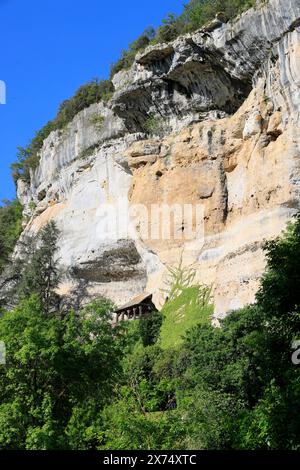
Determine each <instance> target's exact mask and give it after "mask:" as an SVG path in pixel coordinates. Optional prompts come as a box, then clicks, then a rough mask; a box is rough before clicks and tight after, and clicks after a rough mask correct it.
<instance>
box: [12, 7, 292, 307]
mask: <svg viewBox="0 0 300 470" xmlns="http://www.w3.org/2000/svg"><path fill="white" fill-rule="evenodd" d="M299 25H300V0H290V1H289V0H271V1H270V2H268V3H267V4H262V5H260V6H257V8H256V9H252V10H249V11H248V12H246V13H245V14H243V15H242V16H241V17H240V18H238V19H237V20H236V21H235V22H233V23H222V22H218V21H217V22H215V23H214V24H213V25H212V26H211V27H207V28H205V30H200V31H197V32H195V33H193V34H188V35H186V36H182V37H180V38H178V39H177V40H176V41H174V42H173V43H170V44H160V45H156V46H151V47H149V48H147V49H146V50H145V51H144V52H143V53H141V54H139V55H138V56H137V57H136V61H135V63H134V64H133V66H132V68H131V69H130V70H128V71H124V72H120V73H119V74H117V75H116V76H115V77H114V85H115V90H116V91H115V93H114V96H113V98H112V99H111V101H110V102H109V103H107V104H106V105H104V104H102V103H100V104H96V105H92V106H91V107H89V108H88V109H86V110H84V111H82V112H81V113H79V114H78V115H77V116H76V117H75V118H74V120H73V122H72V123H70V124H69V125H68V126H67V127H66V128H65V129H64V130H63V131H61V132H58V131H57V132H53V133H52V134H51V135H50V136H49V137H48V138H47V140H46V141H45V142H44V146H43V149H42V152H41V162H40V166H39V168H38V169H37V170H36V171H35V172H34V174H33V175H32V178H31V184H30V187H29V186H27V185H25V184H24V183H22V182H19V185H18V196H19V198H20V200H21V202H22V203H23V204H24V214H25V216H26V228H25V231H26V232H27V231H36V230H39V229H40V228H41V227H42V226H44V225H45V224H46V223H47V222H48V221H49V220H55V221H56V223H57V225H58V227H59V229H60V231H61V235H60V241H59V259H60V264H61V266H62V268H63V270H64V273H65V278H64V282H63V283H62V285H61V287H60V290H61V292H62V293H64V294H67V293H70V292H73V295H74V292H77V294H78V297H80V300H83V301H86V300H88V299H91V298H93V297H94V296H98V295H100V294H101V295H106V296H108V297H111V298H112V299H113V300H114V301H115V302H116V303H120V304H122V303H125V302H127V301H128V300H130V298H131V297H133V296H134V295H136V294H139V293H140V292H142V291H143V290H148V291H150V292H152V293H153V294H154V299H155V301H156V302H157V304H158V305H159V303H160V302H161V301H162V294H161V289H162V288H163V283H164V281H163V280H164V273H165V270H166V266H167V265H169V264H175V263H178V262H179V260H180V259H181V258H182V259H183V262H184V263H185V264H188V265H190V264H193V266H194V267H195V268H196V271H197V277H198V279H199V281H201V282H205V283H207V284H212V285H213V294H214V302H215V314H216V315H219V316H221V315H223V314H225V313H226V312H228V311H230V310H231V309H236V308H239V307H241V306H243V305H245V304H247V303H249V302H252V301H253V300H254V298H255V293H256V291H257V289H258V287H259V280H260V277H261V274H262V272H263V270H264V268H265V258H264V254H263V250H262V247H263V244H264V242H265V241H266V240H269V239H272V238H274V237H277V236H278V235H279V234H280V233H281V231H282V230H283V229H284V227H285V226H286V223H287V221H289V220H290V219H291V217H292V215H293V214H294V213H295V212H296V211H297V210H298V209H299V184H300V177H299V176H300V166H299V165H300V164H299V162H300V150H299V148H300V133H299V109H300V86H299V82H300V27H299ZM95 116H96V118H95ZM99 116H100V117H101V119H97V117H99ZM99 123H100V124H99ZM164 204H165V205H168V206H169V207H172V206H174V205H176V204H179V205H181V206H183V205H184V204H190V205H191V206H193V207H198V206H199V207H200V208H201V209H202V215H203V227H202V230H201V231H199V232H197V231H196V232H195V234H194V236H193V237H188V236H187V234H186V220H185V217H184V216H183V217H182V220H177V221H175V222H174V223H173V225H172V228H173V233H172V236H171V237H169V238H168V237H167V238H166V237H163V236H158V237H151V236H149V233H150V234H151V229H155V228H156V227H155V224H156V223H157V220H156V219H153V218H151V217H150V218H149V220H146V221H145V217H144V218H143V217H141V214H140V212H139V211H137V210H136V208H141V207H142V208H144V209H145V208H146V212H147V211H148V212H147V213H148V214H150V213H151V210H152V208H153V207H161V206H162V205H164ZM33 207H34V209H33ZM176 224H177V225H176ZM146 225H147V228H148V229H149V230H145V226H146ZM178 233H181V235H182V236H180V237H179V236H177V235H176V234H178Z"/></svg>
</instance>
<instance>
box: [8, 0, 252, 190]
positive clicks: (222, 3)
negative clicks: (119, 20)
mask: <svg viewBox="0 0 300 470" xmlns="http://www.w3.org/2000/svg"><path fill="white" fill-rule="evenodd" d="M254 5H255V0H190V1H189V2H188V3H187V4H186V5H185V6H184V11H183V13H182V14H181V15H179V16H176V15H173V14H169V15H168V16H167V18H165V19H164V20H163V21H162V24H161V26H159V27H158V28H157V30H156V31H155V30H154V29H153V28H152V27H149V28H147V29H146V30H145V31H144V32H143V33H142V34H141V36H140V37H138V38H137V39H136V40H135V41H133V42H132V43H131V44H130V45H129V46H128V49H127V50H124V51H123V52H122V54H121V57H120V59H119V60H118V61H117V62H116V63H115V64H113V65H112V67H111V74H110V79H109V80H98V79H96V80H92V81H90V82H89V83H86V84H85V85H82V86H81V87H80V88H79V89H78V90H77V92H76V93H75V95H74V96H73V97H71V98H70V99H68V100H66V101H64V102H63V103H62V104H61V105H60V108H59V111H58V113H57V116H56V117H55V118H54V119H53V120H52V121H49V122H48V123H47V124H46V125H45V126H44V127H43V128H42V129H40V130H39V131H38V132H37V133H36V135H35V137H34V138H33V139H32V140H31V142H30V143H29V145H27V146H26V147H19V148H18V153H17V161H16V162H15V163H13V165H12V171H13V178H14V180H15V181H17V180H18V179H20V178H21V179H23V180H24V181H26V182H30V172H31V171H32V170H35V169H36V168H37V166H38V164H39V159H40V156H39V153H40V150H41V148H42V146H43V142H44V140H45V139H46V138H47V137H48V136H49V134H50V133H51V132H52V131H54V130H62V129H63V128H64V127H65V126H66V125H67V124H68V123H69V122H71V121H72V119H73V118H74V117H75V116H76V114H77V113H78V112H79V111H81V110H83V109H84V108H86V107H88V106H90V105H91V104H93V103H97V102H99V101H101V100H103V101H106V100H108V99H109V98H110V97H111V95H112V93H113V91H114V86H113V83H112V81H111V80H112V78H113V76H114V75H115V74H116V73H117V72H119V71H121V70H124V69H128V68H130V67H131V65H132V64H133V62H134V58H135V56H136V54H137V53H138V52H139V51H142V50H143V49H145V48H146V47H147V46H148V45H150V44H156V43H160V42H168V41H172V40H174V39H176V38H177V37H178V36H179V35H180V34H184V33H186V32H189V31H194V30H196V29H198V28H200V27H201V26H203V25H204V24H205V23H207V22H209V21H211V20H212V19H213V18H215V16H216V14H217V13H220V12H221V13H222V17H223V18H225V19H226V20H229V19H231V18H234V17H235V16H237V15H238V14H239V13H240V12H242V11H244V10H246V9H247V8H250V7H251V6H254Z"/></svg>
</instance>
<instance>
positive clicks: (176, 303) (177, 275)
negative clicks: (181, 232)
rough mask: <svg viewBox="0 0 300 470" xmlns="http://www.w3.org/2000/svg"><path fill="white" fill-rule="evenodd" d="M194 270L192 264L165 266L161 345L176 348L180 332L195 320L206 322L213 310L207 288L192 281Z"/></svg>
mask: <svg viewBox="0 0 300 470" xmlns="http://www.w3.org/2000/svg"><path fill="white" fill-rule="evenodd" d="M195 276H196V271H195V269H194V268H192V267H183V265H182V261H180V263H179V265H178V266H175V267H168V274H167V276H166V279H165V284H166V288H165V289H164V294H165V296H166V297H167V301H166V303H165V305H164V306H163V308H162V310H161V313H162V315H163V324H162V328H161V335H160V339H161V347H162V348H163V349H166V348H169V347H178V346H179V345H180V344H181V343H182V341H183V336H184V334H185V333H186V332H187V331H188V330H189V329H190V328H191V327H192V326H194V325H196V324H198V323H208V322H209V318H210V316H211V315H212V313H213V307H212V305H210V298H211V288H209V287H206V286H201V285H199V284H196V283H195Z"/></svg>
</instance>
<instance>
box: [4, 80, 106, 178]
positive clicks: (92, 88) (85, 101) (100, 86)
mask: <svg viewBox="0 0 300 470" xmlns="http://www.w3.org/2000/svg"><path fill="white" fill-rule="evenodd" d="M113 90H114V87H113V84H112V82H111V81H110V80H98V79H95V80H92V81H90V82H88V83H86V84H85V85H82V86H81V87H80V88H79V89H78V90H77V91H76V93H75V95H74V96H73V97H72V98H70V99H68V100H65V101H64V102H63V103H62V104H61V105H60V107H59V111H58V113H57V116H56V117H55V119H53V120H52V121H49V122H48V123H47V124H46V125H45V126H44V127H43V128H42V129H41V130H39V131H38V132H37V133H36V135H35V137H34V138H33V139H32V141H31V142H30V144H29V145H28V146H27V147H26V148H22V147H19V148H18V154H17V162H16V163H13V164H12V170H13V177H14V179H15V181H16V180H18V179H19V178H21V179H23V180H24V181H26V182H29V181H30V172H31V171H33V170H35V169H36V168H37V166H38V164H39V161H40V151H41V149H42V147H43V143H44V140H45V139H46V138H47V137H48V136H49V135H50V133H51V132H52V131H55V130H59V129H64V128H65V127H66V126H67V124H69V122H71V121H72V120H73V118H74V117H75V116H76V114H78V113H79V112H80V111H82V110H83V109H85V108H87V107H88V106H90V105H91V104H94V103H98V102H99V101H107V100H109V99H110V97H111V96H112V93H113Z"/></svg>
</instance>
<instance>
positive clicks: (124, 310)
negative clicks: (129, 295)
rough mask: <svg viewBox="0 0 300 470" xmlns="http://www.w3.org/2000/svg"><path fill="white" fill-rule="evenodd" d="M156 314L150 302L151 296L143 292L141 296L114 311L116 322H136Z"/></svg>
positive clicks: (155, 309)
mask: <svg viewBox="0 0 300 470" xmlns="http://www.w3.org/2000/svg"><path fill="white" fill-rule="evenodd" d="M153 312H157V308H156V307H155V305H154V303H153V301H152V294H149V293H147V292H144V293H143V294H140V295H138V296H137V297H134V298H133V299H132V300H131V301H130V302H128V303H127V304H125V305H122V307H120V308H118V309H117V310H116V311H115V314H116V322H117V323H118V322H119V321H124V320H138V319H139V318H142V317H145V316H147V315H150V314H151V313H153Z"/></svg>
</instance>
